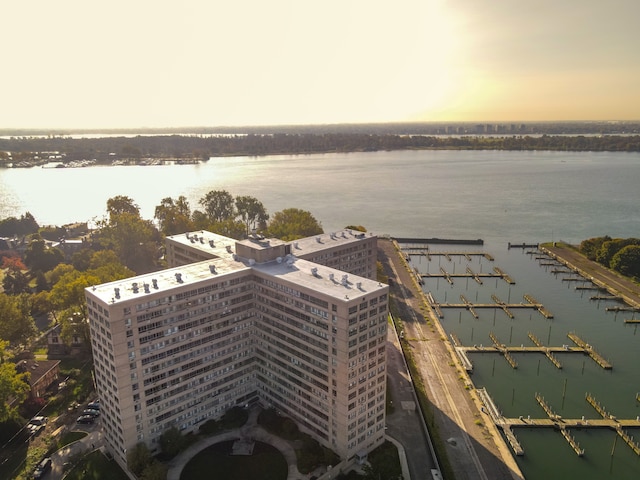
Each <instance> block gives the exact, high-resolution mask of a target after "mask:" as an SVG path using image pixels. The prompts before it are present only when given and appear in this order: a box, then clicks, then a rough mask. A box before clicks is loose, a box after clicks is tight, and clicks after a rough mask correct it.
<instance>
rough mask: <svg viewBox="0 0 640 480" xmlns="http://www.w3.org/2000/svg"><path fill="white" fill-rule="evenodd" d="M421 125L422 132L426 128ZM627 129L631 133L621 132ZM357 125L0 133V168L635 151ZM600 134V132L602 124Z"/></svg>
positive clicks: (605, 144) (576, 140) (613, 143)
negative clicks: (408, 153)
mask: <svg viewBox="0 0 640 480" xmlns="http://www.w3.org/2000/svg"><path fill="white" fill-rule="evenodd" d="M424 131H426V130H424ZM627 131H629V132H631V133H626V132H627ZM399 132H401V131H398V132H396V133H387V132H379V133H366V132H363V131H355V132H354V131H350V130H348V129H345V130H344V131H329V132H325V133H319V132H311V133H310V132H307V131H301V132H297V131H293V132H286V131H282V132H280V131H277V130H274V131H273V132H271V133H267V132H262V133H232V134H220V133H208V134H193V133H192V134H157V133H140V134H134V135H135V136H125V135H124V134H122V136H119V135H118V134H116V135H113V134H105V135H109V136H98V135H100V134H96V136H95V137H94V136H93V135H90V136H88V137H86V138H74V137H71V136H63V135H53V134H51V135H40V136H12V137H4V138H0V167H27V168H28V167H33V166H54V167H86V166H93V165H103V166H104V165H159V164H167V163H171V164H193V163H200V162H204V161H207V160H209V159H210V158H215V157H229V156H264V155H297V154H299V155H308V154H322V153H336V152H343V153H349V152H376V151H393V150H505V151H562V152H640V134H638V129H636V128H632V129H629V130H624V129H623V132H622V133H620V132H618V133H616V131H612V132H608V131H606V132H605V133H598V131H586V132H585V133H582V134H574V133H568V134H565V133H561V134H556V133H546V132H547V131H546V130H539V129H529V128H526V127H523V128H522V130H520V129H518V128H515V129H514V131H511V130H509V131H508V132H506V133H504V134H501V133H482V134H481V133H474V132H470V133H467V131H466V130H464V131H463V133H462V134H455V133H454V134H446V135H440V134H437V135H436V134H428V133H421V131H420V130H418V129H414V130H410V131H409V130H408V131H407V132H406V133H399ZM600 132H602V130H600Z"/></svg>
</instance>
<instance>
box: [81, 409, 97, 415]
mask: <svg viewBox="0 0 640 480" xmlns="http://www.w3.org/2000/svg"><path fill="white" fill-rule="evenodd" d="M82 415H91V416H92V417H99V416H100V410H94V409H92V408H87V409H86V410H83V411H82Z"/></svg>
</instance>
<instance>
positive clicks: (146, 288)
mask: <svg viewBox="0 0 640 480" xmlns="http://www.w3.org/2000/svg"><path fill="white" fill-rule="evenodd" d="M144 293H149V284H148V283H146V282H145V283H144Z"/></svg>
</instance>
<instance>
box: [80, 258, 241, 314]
mask: <svg viewBox="0 0 640 480" xmlns="http://www.w3.org/2000/svg"><path fill="white" fill-rule="evenodd" d="M249 269H250V267H249V265H248V263H245V262H242V261H237V260H234V259H233V257H232V256H231V255H230V254H227V255H226V258H213V259H211V260H204V261H202V262H197V263H191V264H189V265H183V266H180V267H174V268H168V269H166V270H160V271H157V272H151V273H146V274H143V275H137V276H135V277H129V278H125V279H122V280H116V281H113V282H109V283H103V284H101V285H95V286H93V287H89V288H87V289H86V290H87V291H89V292H91V293H92V294H93V295H95V296H96V297H98V298H99V299H100V300H102V301H103V302H105V303H110V304H115V303H121V302H127V301H130V300H132V299H134V298H135V299H140V300H141V299H142V298H143V297H144V296H145V295H150V294H157V293H159V292H168V291H170V290H173V289H174V288H176V287H180V286H182V287H184V286H187V285H191V284H196V283H200V282H202V281H203V280H206V279H209V278H212V277H222V276H224V275H225V274H229V273H233V272H239V271H242V270H249ZM116 289H117V290H116Z"/></svg>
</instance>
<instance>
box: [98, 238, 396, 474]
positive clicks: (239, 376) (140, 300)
mask: <svg viewBox="0 0 640 480" xmlns="http://www.w3.org/2000/svg"><path fill="white" fill-rule="evenodd" d="M166 244H167V260H168V262H169V265H170V266H171V267H172V268H169V269H167V270H163V271H159V272H153V273H149V274H145V275H140V276H137V277H133V278H128V279H126V280H119V281H116V282H111V283H106V284H102V285H96V286H94V287H90V288H88V289H86V299H87V306H88V312H89V322H90V329H91V342H92V347H93V356H94V368H95V378H96V386H97V390H98V394H99V396H100V399H101V402H102V404H101V408H102V419H103V428H104V433H105V443H106V445H107V447H108V449H109V450H110V451H111V453H112V454H113V455H114V457H116V458H117V459H118V461H119V462H120V463H122V464H125V463H126V452H127V450H128V449H130V448H132V447H133V446H134V445H136V444H137V443H139V442H144V443H146V444H147V445H148V446H149V448H150V449H151V450H155V449H157V448H158V443H157V442H158V439H159V437H160V435H161V434H162V433H163V432H164V431H166V430H167V429H168V428H170V427H172V426H175V427H177V428H179V429H180V430H181V431H183V432H185V433H186V432H189V431H194V430H197V428H198V426H199V425H200V424H201V423H203V422H204V421H206V420H208V419H215V418H218V417H220V416H221V415H222V414H224V412H225V411H227V410H228V409H229V408H231V407H233V406H236V405H244V404H247V403H249V402H252V401H254V400H258V401H259V402H260V403H261V404H262V405H264V406H267V407H275V408H277V409H278V410H279V411H281V412H283V413H284V414H286V415H288V416H290V417H291V418H292V419H294V420H295V421H296V422H297V423H298V425H299V426H300V428H301V429H302V430H303V431H306V432H308V433H310V434H311V435H312V436H313V437H314V438H316V439H317V440H318V441H319V442H320V443H321V444H323V445H325V446H327V447H329V448H331V449H332V450H334V451H335V452H336V453H337V454H338V455H339V456H340V457H341V458H342V459H351V458H354V457H355V456H356V455H362V454H363V453H366V452H369V451H371V450H372V449H374V448H375V447H377V446H378V445H380V444H381V443H382V442H383V441H384V424H385V386H386V354H385V341H386V332H387V303H388V298H387V296H388V287H387V286H386V285H383V284H380V283H378V282H377V281H376V280H375V274H376V254H377V249H376V237H375V236H373V235H369V234H362V233H360V232H352V231H350V230H345V231H343V232H338V233H335V234H323V235H320V236H317V237H309V238H305V239H301V240H298V241H296V242H289V243H285V242H282V241H280V240H276V239H265V238H263V237H258V236H255V235H254V236H251V237H250V238H249V239H247V240H243V241H235V240H232V239H229V238H226V237H223V236H220V235H216V234H213V233H210V232H193V233H187V234H182V235H176V236H173V237H168V238H167V242H166Z"/></svg>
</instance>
